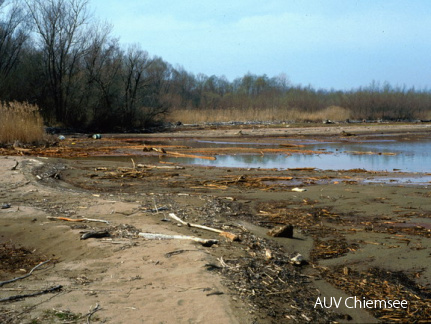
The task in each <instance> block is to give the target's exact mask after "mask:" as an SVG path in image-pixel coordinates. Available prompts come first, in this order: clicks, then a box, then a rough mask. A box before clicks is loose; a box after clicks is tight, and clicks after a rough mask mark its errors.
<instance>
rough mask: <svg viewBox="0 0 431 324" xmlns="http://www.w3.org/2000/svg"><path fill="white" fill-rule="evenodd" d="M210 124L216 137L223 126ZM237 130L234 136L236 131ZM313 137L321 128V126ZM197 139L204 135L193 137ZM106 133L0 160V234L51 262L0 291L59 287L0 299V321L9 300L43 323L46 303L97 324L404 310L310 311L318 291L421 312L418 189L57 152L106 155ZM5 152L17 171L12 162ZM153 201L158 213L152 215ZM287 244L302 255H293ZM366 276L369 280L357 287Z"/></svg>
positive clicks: (367, 316) (421, 201)
mask: <svg viewBox="0 0 431 324" xmlns="http://www.w3.org/2000/svg"><path fill="white" fill-rule="evenodd" d="M335 130H336V131H337V132H338V131H339V130H338V129H335ZM335 130H333V131H335ZM429 130H431V129H429ZM316 131H317V130H316ZM410 131H411V129H410ZM421 131H422V130H421ZM427 131H428V129H427ZM208 132H210V133H212V132H217V131H214V130H209V131H208ZM219 132H221V133H222V134H220V135H223V136H226V133H225V130H219ZM230 133H232V134H233V135H232V136H234V137H235V138H237V137H239V136H238V135H234V134H236V133H238V129H236V130H229V134H230ZM244 133H245V132H243V135H241V136H240V137H241V138H247V136H248V135H247V133H246V135H244ZM276 133H277V132H276ZM320 134H326V131H325V130H322V129H321V130H320ZM176 135H177V134H172V133H169V134H164V135H163V136H166V137H172V136H176ZM186 135H187V136H189V135H190V134H186ZM201 135H202V136H203V137H206V136H207V133H205V132H204V133H203V134H200V132H199V131H198V132H195V133H194V136H201ZM124 136H125V137H126V135H124ZM127 136H129V137H130V136H131V135H130V134H127ZM142 136H143V135H142ZM157 136H158V137H163V136H160V134H157ZM301 136H302V135H301ZM121 137H122V136H121ZM129 137H128V138H129ZM138 137H139V136H138ZM150 137H151V136H150ZM107 138H108V140H107V141H106V142H104V141H103V138H102V140H100V141H92V140H88V139H85V140H84V139H82V142H81V137H78V138H73V139H71V140H70V141H66V142H64V143H63V144H62V145H63V146H64V147H63V146H62V147H60V148H61V150H60V151H59V152H56V154H55V155H54V154H51V156H52V155H53V157H49V158H43V157H39V158H34V157H32V156H28V157H13V156H9V157H0V161H1V162H0V167H1V168H2V170H5V173H4V175H3V176H2V179H1V184H2V189H1V190H0V195H1V200H0V202H2V203H3V202H4V203H6V202H8V203H10V205H11V207H10V208H8V209H3V210H1V211H0V216H1V217H0V222H1V224H0V225H1V228H2V229H3V230H2V231H1V242H2V243H4V242H12V243H13V244H16V245H17V246H23V247H25V248H27V249H28V250H31V251H34V252H33V253H32V254H34V255H35V256H36V255H37V256H39V257H40V258H42V259H43V260H46V259H48V257H53V259H54V260H55V262H54V264H53V265H50V266H49V267H47V268H44V270H43V271H40V272H39V273H38V271H36V274H37V275H36V276H31V277H30V279H29V281H21V282H17V284H16V286H15V285H11V286H10V287H11V288H13V287H18V285H19V284H20V285H22V286H24V287H25V288H27V289H38V288H40V287H45V286H46V285H47V283H52V284H62V285H63V287H65V288H64V289H63V292H62V293H60V294H59V295H55V296H51V295H46V296H41V297H35V299H24V300H23V301H19V302H14V303H12V304H8V305H0V307H2V308H1V310H2V312H0V318H2V317H1V316H5V314H7V310H6V309H7V308H10V306H13V310H14V312H15V311H16V313H14V315H17V314H21V315H19V316H21V318H22V319H25V320H29V319H30V318H32V319H38V318H39V319H42V318H43V316H47V314H46V313H44V311H46V310H48V309H52V308H54V309H56V310H57V311H58V312H60V311H63V312H64V311H66V310H68V311H70V312H71V313H73V314H75V315H77V314H82V315H85V314H86V313H87V312H88V307H89V305H95V304H96V303H98V304H99V305H100V306H101V310H100V311H98V312H97V313H96V315H97V316H98V318H99V319H100V320H106V321H107V322H108V323H109V322H112V323H120V322H121V321H123V322H125V323H126V322H131V321H134V320H149V321H155V320H159V321H163V320H165V321H166V322H178V321H180V322H181V321H185V320H194V321H196V322H205V323H211V322H214V323H215V322H217V323H221V322H224V323H249V322H252V321H257V322H259V323H271V322H272V321H273V320H274V318H275V319H277V321H279V322H280V321H282V322H283V321H297V322H307V319H310V320H312V321H317V322H318V321H319V320H320V321H327V320H336V321H338V322H346V323H348V322H352V321H353V322H355V323H360V322H371V321H377V318H384V319H385V320H386V321H388V322H391V318H393V321H395V320H400V321H401V322H405V323H407V322H409V321H411V320H412V319H413V317H410V318H409V317H407V313H406V312H403V309H401V308H399V309H395V310H393V309H392V310H391V311H387V310H385V309H367V311H366V310H365V309H350V308H349V307H346V306H351V305H350V304H349V305H344V307H341V305H340V308H339V309H338V308H334V307H332V308H330V309H326V308H325V309H323V308H322V309H321V310H319V311H316V309H315V307H314V306H315V305H316V304H315V303H316V301H317V298H320V300H323V298H324V297H326V300H327V301H328V300H330V299H331V298H334V299H336V300H337V301H338V300H346V299H347V298H349V297H352V296H358V298H360V299H361V300H362V297H364V298H367V300H368V299H369V300H386V299H390V300H407V301H408V302H409V306H410V312H412V311H413V312H414V310H415V309H418V311H417V312H416V313H415V314H416V315H414V316H416V317H415V318H414V319H415V320H420V319H421V318H426V316H428V315H429V314H427V313H426V312H427V311H428V312H429V309H428V310H427V309H425V310H420V307H423V305H425V304H426V303H427V302H428V303H429V298H430V297H429V289H430V287H429V282H431V269H430V267H429V266H427V262H424V261H426V260H428V259H429V257H430V256H429V251H430V248H431V246H430V242H429V238H430V235H431V203H430V201H429V197H430V196H431V192H430V190H429V189H428V187H427V186H416V185H411V186H410V185H409V186H404V185H396V186H392V185H391V186H389V185H382V184H361V183H360V182H359V181H355V180H356V179H364V178H366V177H368V176H369V175H370V174H371V173H370V172H359V173H358V172H355V171H345V172H343V173H342V177H343V178H342V181H334V180H331V179H335V178H336V177H338V178H339V177H340V172H339V171H322V170H305V169H303V170H273V169H241V168H238V169H237V168H232V169H225V168H223V169H220V168H213V167H199V166H191V165H188V166H181V168H176V166H178V165H177V164H173V165H172V166H173V168H164V167H163V168H162V166H166V164H157V163H154V164H153V167H152V168H149V167H146V168H140V167H136V168H133V167H132V166H131V164H130V162H128V163H121V162H112V161H103V162H102V161H97V160H91V159H86V160H79V159H78V160H70V159H62V158H61V156H62V155H63V156H64V157H68V154H69V152H72V149H73V150H75V151H73V152H74V153H80V152H83V151H84V150H85V152H91V151H94V150H102V151H105V150H106V147H108V146H109V147H111V145H112V143H115V144H116V145H117V144H118V145H120V144H121V145H130V143H127V142H126V141H118V142H113V141H111V140H110V138H109V136H108V135H107ZM72 141H73V143H75V142H76V144H73V145H72V144H71V143H72ZM132 144H133V145H135V144H134V143H132ZM69 145H70V148H69V147H66V146H69ZM80 150H82V151H80ZM107 152H109V151H107ZM48 155H49V154H48ZM15 160H16V161H18V162H19V164H18V167H17V168H16V170H11V169H12V168H13V166H14V165H15ZM25 160H27V161H28V162H24V161H25ZM36 161H43V165H42V164H40V163H39V162H36ZM286 177H293V178H294V179H296V180H298V181H300V182H301V185H300V188H303V189H305V191H303V192H294V191H292V189H293V186H291V185H282V184H280V183H279V182H278V181H279V179H284V178H286ZM262 179H271V181H272V182H270V183H267V182H265V181H263V180H262ZM318 179H328V180H329V181H328V182H325V183H320V182H319V181H318ZM155 206H156V207H155ZM159 207H160V208H162V207H164V208H167V209H166V211H164V210H160V211H157V212H152V211H151V210H152V209H156V210H158V208H159ZM169 212H174V213H175V214H176V215H178V216H179V217H180V218H182V219H185V220H186V221H187V222H190V223H197V224H204V225H206V226H210V227H213V228H222V229H223V230H226V231H230V232H233V233H236V234H238V235H241V238H242V240H241V241H240V242H231V241H228V240H225V239H221V238H220V237H219V236H218V235H217V233H210V232H206V231H202V230H199V229H193V230H192V229H190V228H187V227H184V226H181V227H178V226H177V225H176V223H174V222H172V221H170V222H166V219H167V213H169ZM47 216H50V217H68V218H71V219H80V218H96V219H101V220H107V221H109V222H110V224H109V225H108V224H104V223H81V222H79V223H69V222H61V221H51V220H47V218H46V217H47ZM284 224H292V225H293V227H294V239H288V238H276V237H271V236H269V235H268V234H267V233H268V231H269V230H271V229H272V228H276V227H278V226H282V225H284ZM91 230H98V231H102V230H103V231H107V232H109V234H110V238H107V239H104V238H101V239H97V238H93V239H88V240H81V239H80V236H81V235H82V234H81V233H82V232H83V231H91ZM137 231H143V232H152V233H163V234H181V235H197V236H199V237H203V238H210V239H217V240H219V244H217V245H215V246H213V247H211V248H206V247H202V246H200V245H199V244H195V243H191V242H188V241H178V240H164V241H149V240H148V241H146V240H142V239H137V237H136V233H137ZM114 242H115V243H114ZM172 253H174V254H172ZM268 253H270V254H271V258H268ZM297 253H300V254H301V255H302V256H303V257H304V258H305V260H306V263H304V264H301V265H299V266H298V265H294V264H292V262H291V258H292V257H293V256H294V255H296V254H297ZM53 254H54V256H53ZM167 255H170V257H167ZM220 260H223V261H224V264H223V263H221V261H220ZM393 260H397V262H395V263H394V262H393ZM40 261H42V260H40ZM22 262H23V263H22V264H20V265H18V266H17V268H16V269H15V270H14V271H13V272H7V271H6V272H1V274H2V277H1V280H5V279H6V278H10V277H13V276H16V274H17V273H18V272H19V271H20V270H19V269H20V268H24V269H26V270H27V271H28V270H29V269H30V268H31V265H32V264H34V262H35V261H33V263H28V262H27V263H26V262H25V260H23V261H22ZM54 269H55V270H54ZM14 273H15V275H14ZM364 280H365V282H367V284H366V285H364V284H361V282H364ZM8 287H9V286H8ZM397 287H398V288H397ZM397 289H398V290H397ZM410 292H414V294H415V295H416V296H418V297H419V298H420V299H419V300H415V299H414V298H413V295H411V294H410ZM340 298H342V299H340ZM334 299H332V300H334ZM209 302H210V303H211V309H208V307H207V306H208V303H209ZM37 304H38V305H39V306H35V305H37ZM32 305H33V306H34V308H31V309H29V310H28V311H26V307H30V306H32ZM60 305H61V306H60ZM33 306H32V307H33ZM5 307H6V308H5ZM166 309H170V311H171V312H170V313H169V314H168V313H166V311H165V310H166ZM202 310H205V311H202ZM369 311H371V313H370V312H369ZM271 314H272V315H271ZM50 316H51V317H52V318H55V316H56V315H55V314H53V313H51V314H50ZM390 316H392V317H390ZM409 316H413V315H409ZM421 316H422V317H421ZM325 319H326V320H325ZM349 319H350V320H349ZM42 322H43V321H42ZM11 323H13V322H11Z"/></svg>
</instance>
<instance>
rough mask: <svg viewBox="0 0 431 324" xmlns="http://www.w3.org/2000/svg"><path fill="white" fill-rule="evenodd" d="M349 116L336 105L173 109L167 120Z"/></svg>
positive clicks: (296, 119) (318, 119)
mask: <svg viewBox="0 0 431 324" xmlns="http://www.w3.org/2000/svg"><path fill="white" fill-rule="evenodd" d="M349 118H351V113H350V110H349V109H346V108H343V107H338V106H330V107H327V108H325V109H323V110H319V111H315V112H305V111H301V110H298V109H295V108H293V109H281V108H265V109H258V108H249V109H235V108H228V109H174V110H173V111H172V112H171V113H170V115H169V117H168V119H169V121H172V122H176V121H181V122H182V123H184V124H201V123H206V122H229V121H239V122H247V121H289V122H304V121H311V122H321V121H323V120H333V121H341V120H343V121H344V120H346V119H349Z"/></svg>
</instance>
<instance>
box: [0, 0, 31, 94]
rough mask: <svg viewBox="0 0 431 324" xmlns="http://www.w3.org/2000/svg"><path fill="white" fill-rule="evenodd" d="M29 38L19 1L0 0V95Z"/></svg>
mask: <svg viewBox="0 0 431 324" xmlns="http://www.w3.org/2000/svg"><path fill="white" fill-rule="evenodd" d="M27 39H28V33H27V32H26V16H25V13H24V11H23V10H22V8H21V6H20V3H19V1H15V2H14V3H13V4H10V3H9V2H6V1H5V0H0V95H1V89H2V88H3V87H4V86H5V83H6V82H7V78H8V76H9V75H10V74H11V72H12V71H13V70H14V69H15V68H16V65H17V63H18V60H19V55H20V53H21V50H22V48H23V45H24V43H25V42H26V40H27Z"/></svg>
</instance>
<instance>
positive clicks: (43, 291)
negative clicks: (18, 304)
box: [0, 285, 63, 302]
mask: <svg viewBox="0 0 431 324" xmlns="http://www.w3.org/2000/svg"><path fill="white" fill-rule="evenodd" d="M61 288H63V286H62V285H58V286H54V287H51V288H48V289H45V290H42V291H39V292H35V293H33V294H25V295H15V296H10V297H7V298H2V299H0V302H4V301H12V300H17V299H23V298H27V297H34V296H39V295H43V294H48V293H50V292H54V291H56V290H60V289H61Z"/></svg>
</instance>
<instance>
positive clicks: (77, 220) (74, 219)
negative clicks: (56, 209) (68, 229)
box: [46, 216, 109, 224]
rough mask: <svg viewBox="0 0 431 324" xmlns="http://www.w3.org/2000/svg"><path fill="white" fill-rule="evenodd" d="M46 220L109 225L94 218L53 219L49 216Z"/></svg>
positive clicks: (105, 221)
mask: <svg viewBox="0 0 431 324" xmlns="http://www.w3.org/2000/svg"><path fill="white" fill-rule="evenodd" d="M46 218H48V219H50V220H64V221H67V222H99V223H105V224H109V222H108V221H107V220H103V219H94V218H69V217H53V216H47V217H46Z"/></svg>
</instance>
